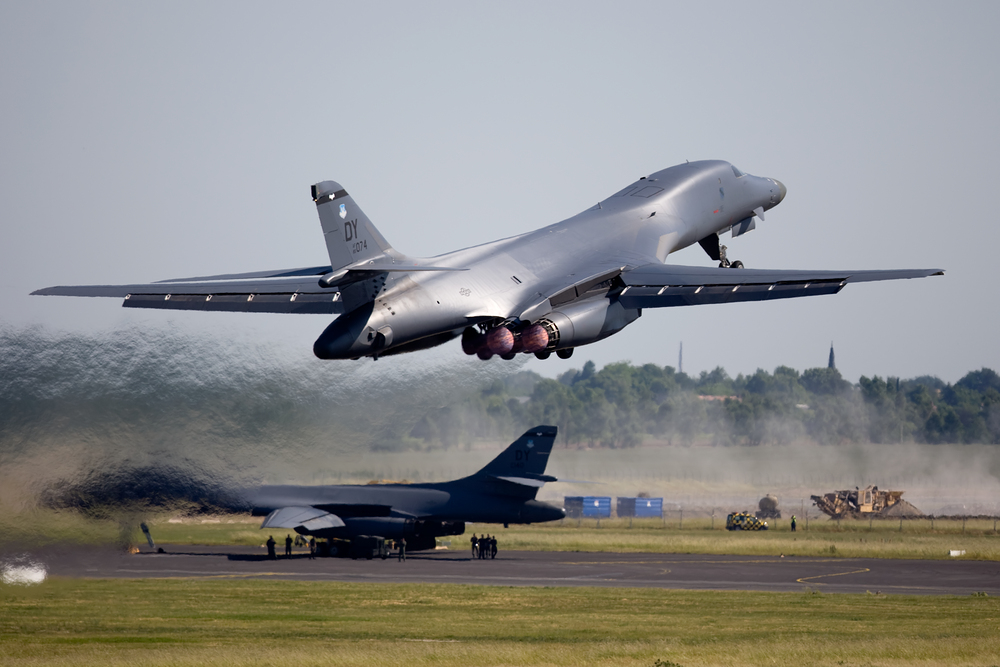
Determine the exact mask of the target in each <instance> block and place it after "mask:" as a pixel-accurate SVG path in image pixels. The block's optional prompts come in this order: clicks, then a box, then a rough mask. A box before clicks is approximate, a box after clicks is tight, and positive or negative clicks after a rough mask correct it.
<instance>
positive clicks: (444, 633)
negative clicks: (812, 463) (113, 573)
mask: <svg viewBox="0 0 1000 667" xmlns="http://www.w3.org/2000/svg"><path fill="white" fill-rule="evenodd" d="M998 621H1000V600H998V599H997V598H984V597H932V596H922V597H907V596H882V595H823V594H817V593H811V592H807V591H803V592H801V593H739V592H689V591H664V590H655V589H604V588H558V589H553V588H499V587H487V586H459V585H424V584H421V585H389V584H343V583H326V582H323V583H305V582H287V581H281V582H279V581H243V580H238V581H237V580H229V581H205V580H139V581H134V580H133V581H120V580H49V581H47V582H45V583H43V584H40V585H37V586H32V587H27V588H25V587H10V586H6V587H0V664H2V665H15V664H16V665H36V664H37V665H42V664H44V665H63V664H66V665H91V664H101V665H195V664H222V665H238V664H255V665H270V664H274V665H278V664H280V665H321V664H322V665H374V666H381V665H386V666H388V665H392V666H396V665H404V664H405V665H418V666H419V665H436V666H443V667H446V666H449V665H456V666H458V665H460V666H462V667H467V666H468V665H480V664H482V665H584V664H586V665H625V666H630V665H648V666H650V667H652V665H654V664H655V663H656V661H657V660H660V661H662V662H664V663H670V662H672V663H675V664H677V665H682V666H685V667H689V666H692V665H772V664H779V665H799V664H811V665H831V666H832V665H885V666H893V665H928V666H932V665H995V664H997V663H998V662H1000V660H998V658H997V657H996V656H998V655H1000V632H997V625H998Z"/></svg>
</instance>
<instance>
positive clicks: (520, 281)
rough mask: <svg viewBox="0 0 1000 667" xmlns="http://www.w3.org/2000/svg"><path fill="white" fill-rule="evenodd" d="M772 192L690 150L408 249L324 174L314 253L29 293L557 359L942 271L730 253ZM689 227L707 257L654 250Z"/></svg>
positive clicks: (367, 348) (373, 339) (778, 195)
mask: <svg viewBox="0 0 1000 667" xmlns="http://www.w3.org/2000/svg"><path fill="white" fill-rule="evenodd" d="M784 197H785V186H784V185H782V183H781V182H780V181H777V180H775V179H773V178H763V177H759V176H752V175H750V174H746V173H744V172H742V171H740V170H739V169H737V168H736V166H734V165H732V164H730V163H729V162H725V161H722V160H705V161H700V162H690V163H685V164H680V165H677V166H674V167H670V168H669V169H664V170H662V171H658V172H656V173H654V174H651V175H649V176H647V177H643V178H640V179H639V180H637V181H635V182H634V183H632V184H630V185H628V186H626V187H625V188H623V189H621V190H619V191H618V192H616V193H615V194H613V195H611V196H610V197H607V198H606V199H603V200H601V201H599V202H598V203H597V204H595V205H594V206H592V207H591V208H589V209H587V210H586V211H583V212H582V213H579V214H578V215H575V216H573V217H571V218H568V219H566V220H563V221H562V222H557V223H555V224H553V225H549V226H548V227H543V228H541V229H538V230H536V231H533V232H528V233H526V234H521V235H519V236H513V237H510V238H506V239H501V240H498V241H492V242H490V243H485V244H483V245H479V246H474V247H471V248H466V249H464V250H457V251H455V252H450V253H446V254H443V255H438V256H436V257H432V258H429V259H422V258H416V257H410V256H407V255H404V254H402V253H400V252H399V251H397V250H396V249H395V248H393V247H392V246H391V245H390V244H389V242H388V241H386V239H385V237H383V236H382V234H381V233H379V231H378V230H377V229H376V228H375V225H374V224H372V222H371V220H369V219H368V216H366V215H365V214H364V212H363V211H362V210H361V208H360V207H359V206H358V204H357V203H356V202H355V201H354V198H353V197H352V196H351V195H350V194H348V192H347V190H346V189H344V187H343V186H342V185H340V184H339V183H335V182H333V181H323V182H321V183H317V184H316V185H313V186H312V198H313V200H314V201H315V202H316V208H317V210H318V212H319V219H320V223H321V226H322V229H323V235H324V237H325V239H326V247H327V251H328V253H329V256H330V264H329V265H328V266H314V267H307V268H296V269H283V270H278V271H258V272H253V273H241V274H227V275H215V276H205V277H199V278H183V279H176V280H166V281H163V282H157V283H152V284H143V285H94V286H74V287H50V288H46V289H42V290H38V291H36V292H34V294H48V295H64V296H107V297H119V298H124V304H123V305H124V306H125V307H128V308H166V309H175V310H221V311H246V312H264V313H321V314H329V315H338V316H339V317H337V319H336V320H334V321H333V323H332V324H330V325H329V326H328V327H327V328H326V330H325V331H323V333H322V334H321V335H320V336H319V338H318V339H317V340H316V342H315V344H314V346H313V350H314V352H315V354H316V356H317V357H320V358H321V359H358V358H361V357H372V358H373V359H377V358H378V357H380V356H387V355H392V354H399V353H402V352H413V351H417V350H423V349H428V348H432V347H435V346H438V345H441V344H444V343H447V342H448V341H451V340H454V339H456V338H459V337H460V338H461V344H462V349H463V350H464V351H465V352H466V353H468V354H470V355H477V356H478V357H479V358H480V359H489V358H490V357H493V356H499V357H502V358H504V359H513V358H514V357H515V355H517V354H520V353H523V354H534V355H535V356H537V357H539V358H542V359H544V358H547V357H548V356H549V355H551V354H552V353H555V354H556V355H558V356H559V357H561V358H564V359H565V358H569V356H570V355H572V353H573V350H574V348H576V347H579V346H581V345H587V344H589V343H593V342H596V341H599V340H602V339H604V338H607V337H608V336H611V335H613V334H615V333H617V332H619V331H621V330H622V329H624V328H625V327H626V326H628V325H629V324H630V323H632V322H634V321H635V320H637V319H638V318H639V317H640V315H641V314H642V310H643V309H644V308H664V307H673V306H692V305H698V304H712V303H730V302H737V301H767V300H770V299H787V298H792V297H800V296H812V295H818V294H835V293H837V292H839V291H840V290H841V289H843V287H844V286H845V285H847V284H848V283H856V282H868V281H876V280H895V279H900V278H920V277H925V276H931V275H939V274H942V273H943V271H941V270H939V269H915V270H888V271H885V270H883V271H816V270H801V271H799V270H765V269H744V268H743V263H742V262H740V261H730V260H729V259H728V257H727V254H726V246H723V245H721V244H720V239H719V235H720V234H722V233H724V232H727V231H729V232H730V233H731V235H732V237H734V238H736V237H739V236H741V235H743V234H745V233H747V232H749V231H750V230H752V229H754V228H755V227H756V225H757V220H764V213H765V211H768V210H770V209H771V208H773V207H775V206H777V205H778V204H780V203H781V201H782V199H784ZM414 215H418V214H417V213H415V214H414ZM695 243H697V244H699V245H701V247H702V248H703V249H704V250H705V251H706V252H707V253H708V255H709V257H711V258H712V259H713V260H714V261H717V262H719V265H718V267H700V266H678V265H673V264H667V263H666V261H667V258H668V256H669V255H670V254H671V253H673V252H676V251H677V250H680V249H682V248H686V247H688V246H691V245H693V244H695Z"/></svg>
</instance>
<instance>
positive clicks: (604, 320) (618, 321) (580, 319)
mask: <svg viewBox="0 0 1000 667" xmlns="http://www.w3.org/2000/svg"><path fill="white" fill-rule="evenodd" d="M640 315H641V312H640V311H639V310H638V309H635V308H625V307H623V306H622V305H621V304H620V303H619V302H618V301H610V300H608V299H607V298H605V297H603V296H601V297H598V298H595V299H587V300H585V301H574V302H573V303H567V304H565V305H563V306H560V307H559V309H558V310H553V311H551V312H549V313H548V314H546V315H545V316H544V317H543V318H541V319H540V320H538V324H541V325H542V326H543V327H545V331H546V332H547V333H548V335H549V344H548V346H547V347H546V348H545V349H546V350H561V349H566V348H571V347H578V346H580V345H586V344H588V343H594V342H597V341H599V340H603V339H604V338H607V337H608V336H610V335H612V334H614V333H618V332H619V331H621V330H622V329H624V328H625V327H627V326H628V325H629V324H631V323H632V322H635V321H636V320H637V319H639V316H640Z"/></svg>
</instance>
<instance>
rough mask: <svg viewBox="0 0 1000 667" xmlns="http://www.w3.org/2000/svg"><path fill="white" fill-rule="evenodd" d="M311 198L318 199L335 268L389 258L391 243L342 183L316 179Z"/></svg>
mask: <svg viewBox="0 0 1000 667" xmlns="http://www.w3.org/2000/svg"><path fill="white" fill-rule="evenodd" d="M312 198H313V201H315V202H316V210H317V212H318V213H319V222H320V226H321V227H322V228H323V237H324V238H325V240H326V250H327V252H328V253H329V254H330V266H331V268H332V270H333V271H337V270H338V269H342V268H344V267H346V266H349V265H352V264H357V263H358V262H365V261H369V260H374V259H386V258H387V256H388V254H389V253H390V251H392V246H390V245H389V242H388V241H386V240H385V237H384V236H382V234H381V233H379V231H378V229H376V228H375V225H374V224H372V221H371V220H369V219H368V216H367V215H365V212H364V211H362V210H361V207H359V206H358V205H357V204H356V203H355V201H354V198H353V197H351V195H349V194H348V193H347V190H345V189H344V188H343V187H342V186H341V185H340V184H339V183H336V182H334V181H323V182H322V183H317V184H316V185H314V186H312ZM386 263H391V261H387V262H386Z"/></svg>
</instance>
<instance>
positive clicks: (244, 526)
mask: <svg viewBox="0 0 1000 667" xmlns="http://www.w3.org/2000/svg"><path fill="white" fill-rule="evenodd" d="M5 520H6V521H7V522H10V517H9V516H8V517H0V535H2V536H3V537H4V539H6V540H13V541H15V542H17V543H21V544H31V543H40V542H49V543H50V542H56V541H61V542H78V543H96V542H105V543H107V542H113V541H119V540H121V539H122V535H121V533H122V530H123V528H122V524H119V523H116V522H112V521H87V520H84V519H82V518H81V517H80V516H79V515H77V514H75V513H52V512H38V513H35V514H33V515H31V516H30V517H28V518H27V519H26V518H25V517H24V516H23V515H22V516H21V518H20V520H19V521H18V522H17V524H14V523H7V524H6V525H4V523H5ZM149 523H150V528H151V530H152V534H153V537H154V539H155V540H156V541H157V542H161V543H164V544H206V545H220V546H221V545H226V544H233V545H244V546H253V545H262V544H263V543H264V541H265V540H266V539H267V535H266V534H264V533H262V532H261V531H260V530H259V529H258V526H259V525H260V519H259V518H254V517H249V516H237V517H219V518H207V519H204V518H186V519H172V520H170V519H168V518H167V517H161V518H160V519H158V520H151V521H150V522H149ZM772 524H773V526H772V527H773V529H772V530H768V531H764V532H739V531H737V532H728V531H726V530H724V525H725V521H724V519H722V518H717V519H716V520H715V521H714V522H713V521H712V520H711V519H708V518H697V519H685V520H684V521H683V523H681V521H680V519H679V517H673V518H668V519H667V520H666V521H661V520H659V519H636V520H635V521H633V522H632V523H631V524H630V523H629V521H628V519H612V520H603V521H601V523H600V526H599V527H598V525H597V522H596V521H595V520H593V519H586V520H582V521H579V522H578V521H575V520H569V519H567V520H566V521H564V522H554V523H548V524H538V525H532V526H511V527H510V528H504V527H503V526H500V525H495V524H469V525H468V526H467V527H466V534H465V535H462V536H457V537H451V538H445V541H447V540H450V541H451V542H452V544H453V548H456V549H465V548H466V546H467V545H468V540H469V537H470V536H471V534H472V533H477V534H479V533H483V532H487V533H490V534H494V535H497V537H498V539H499V541H500V548H501V549H516V550H536V551H605V552H645V553H689V554H737V555H748V556H777V555H780V554H785V555H786V556H791V555H796V556H824V557H831V556H835V557H844V558H925V559H943V558H949V552H950V551H951V550H963V551H965V552H966V555H965V556H963V558H969V559H976V560H993V561H1000V535H998V533H997V532H996V531H995V530H994V525H995V524H994V521H993V520H992V519H969V520H968V521H966V522H963V521H961V520H947V521H946V520H941V519H937V520H935V521H934V522H933V524H932V523H931V521H930V520H927V519H918V520H906V521H903V522H902V525H901V524H900V522H899V521H898V520H897V521H892V520H887V521H873V522H871V523H870V524H869V522H868V521H846V520H845V521H842V522H840V523H838V522H835V521H828V520H827V519H825V518H824V519H822V520H819V521H816V520H813V521H810V522H809V526H808V530H806V529H805V525H804V524H802V523H800V524H799V530H798V531H797V532H795V533H792V532H790V531H789V529H788V522H787V521H784V520H782V521H777V522H772ZM125 525H126V526H127V527H126V529H125V532H126V533H127V535H128V537H129V539H131V540H132V541H133V542H135V543H139V544H143V543H144V542H145V540H144V538H143V536H142V534H141V533H140V532H139V531H138V528H137V525H138V520H134V521H132V522H131V523H127V524H125ZM630 526H631V527H630ZM901 528H902V529H901Z"/></svg>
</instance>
